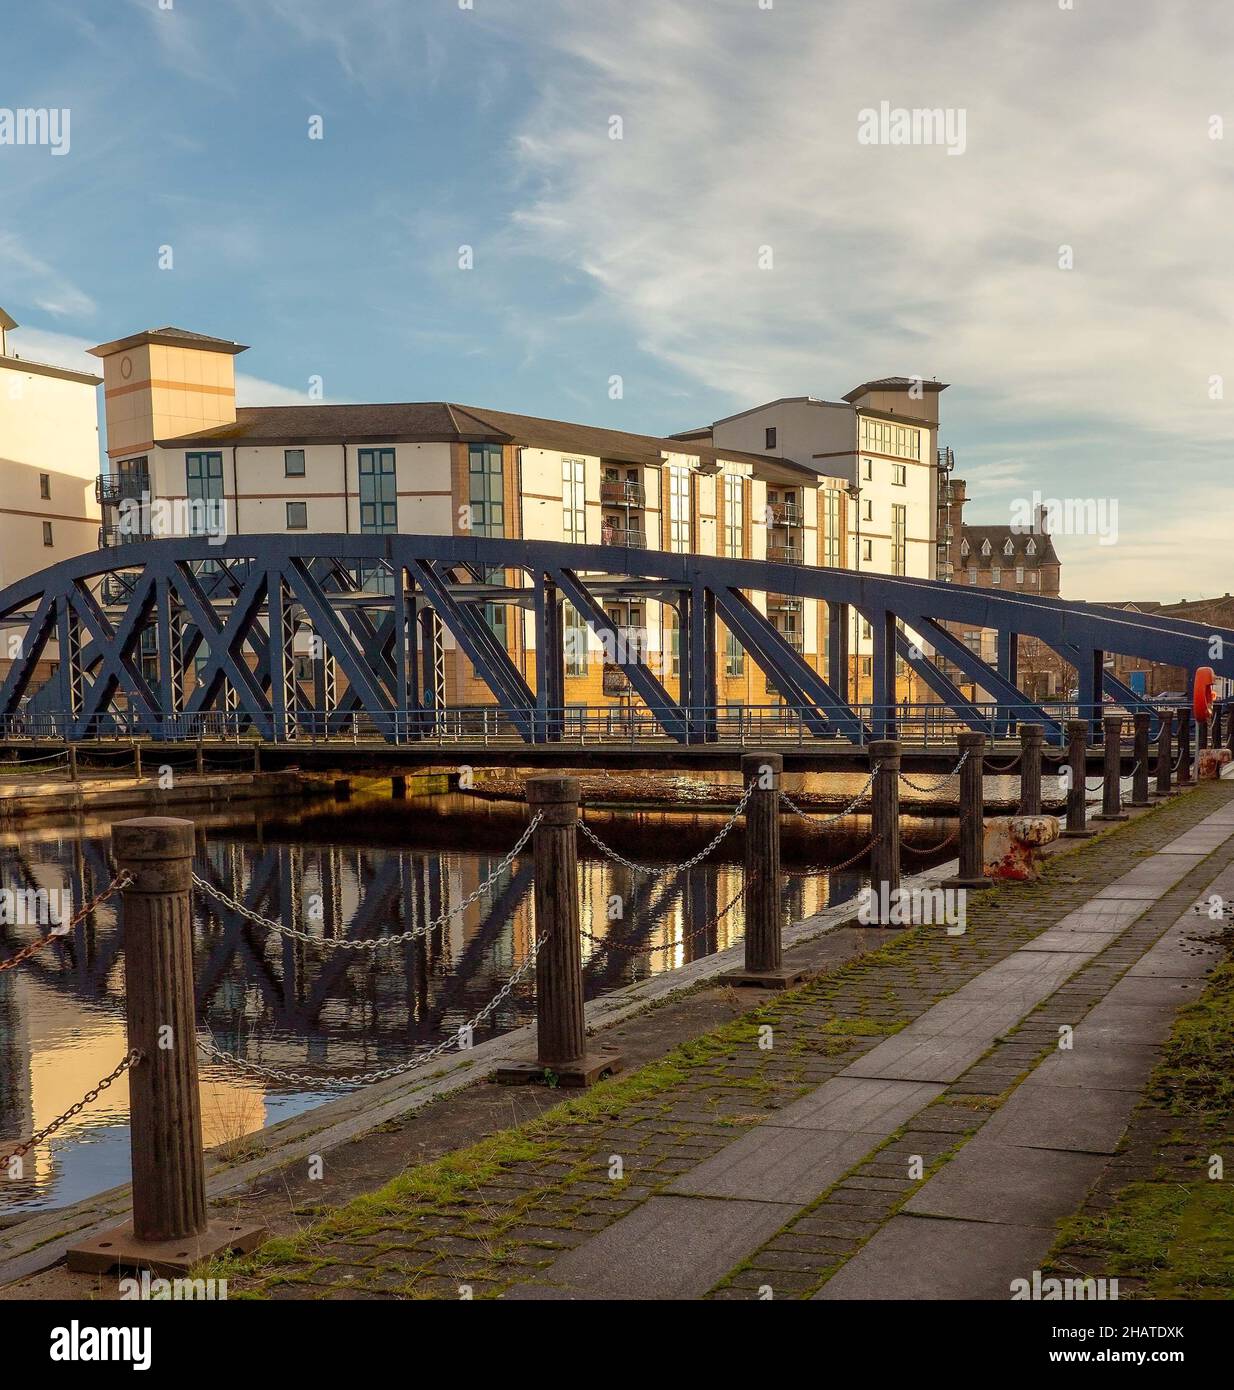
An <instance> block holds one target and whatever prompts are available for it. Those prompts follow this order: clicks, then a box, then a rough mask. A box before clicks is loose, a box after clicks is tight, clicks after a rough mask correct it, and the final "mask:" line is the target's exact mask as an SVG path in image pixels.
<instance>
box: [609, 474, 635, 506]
mask: <svg viewBox="0 0 1234 1390" xmlns="http://www.w3.org/2000/svg"><path fill="white" fill-rule="evenodd" d="M600 501H601V502H616V503H619V504H620V505H622V506H629V507H641V506H642V505H643V485H642V483H636V482H632V481H624V480H622V479H620V478H602V479H601V480H600Z"/></svg>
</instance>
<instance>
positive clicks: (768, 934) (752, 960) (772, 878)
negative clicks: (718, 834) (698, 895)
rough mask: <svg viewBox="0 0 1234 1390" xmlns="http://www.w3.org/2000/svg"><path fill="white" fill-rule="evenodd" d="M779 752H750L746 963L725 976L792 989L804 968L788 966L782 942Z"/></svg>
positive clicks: (744, 775) (746, 763) (744, 772)
mask: <svg viewBox="0 0 1234 1390" xmlns="http://www.w3.org/2000/svg"><path fill="white" fill-rule="evenodd" d="M783 774H784V759H783V757H782V756H781V755H780V754H779V753H746V754H744V755H743V756H742V759H741V785H742V790H743V792H744V791H746V790H748V791H749V798H748V800H747V801H746V812H745V847H746V848H745V897H744V907H745V926H746V942H745V965H744V967H743V968H742V969H740V970H730V971H727V972H726V973H725V974H724V975H723V976H722V977H721V978H723V979H725V980H727V981H728V982H729V983H730V984H734V985H760V986H762V987H763V988H764V989H786V988H787V987H788V986H790V985H793V984H796V983H797V982H798V981H799V980H801V979H803V978H804V974H805V972H804V971H801V970H792V969H790V968H788V967H786V966H785V964H784V957H783V951H782V946H781V942H780V779H781V778H782V776H783Z"/></svg>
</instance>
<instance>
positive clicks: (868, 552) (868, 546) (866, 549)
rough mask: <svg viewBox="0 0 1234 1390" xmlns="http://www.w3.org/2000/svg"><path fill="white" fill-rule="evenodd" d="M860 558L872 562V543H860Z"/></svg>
mask: <svg viewBox="0 0 1234 1390" xmlns="http://www.w3.org/2000/svg"><path fill="white" fill-rule="evenodd" d="M861 558H862V559H863V560H873V558H874V542H873V541H862V542H861Z"/></svg>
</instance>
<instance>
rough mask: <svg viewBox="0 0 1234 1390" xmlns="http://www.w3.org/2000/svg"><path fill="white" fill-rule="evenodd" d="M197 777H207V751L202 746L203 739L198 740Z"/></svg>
mask: <svg viewBox="0 0 1234 1390" xmlns="http://www.w3.org/2000/svg"><path fill="white" fill-rule="evenodd" d="M197 775H198V777H204V776H205V775H206V750H205V749H204V748H203V747H202V746H201V739H198V740H197Z"/></svg>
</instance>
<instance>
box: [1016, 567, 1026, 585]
mask: <svg viewBox="0 0 1234 1390" xmlns="http://www.w3.org/2000/svg"><path fill="white" fill-rule="evenodd" d="M1015 582H1016V583H1017V584H1023V583H1024V566H1023V565H1017V566H1016V567H1015Z"/></svg>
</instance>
